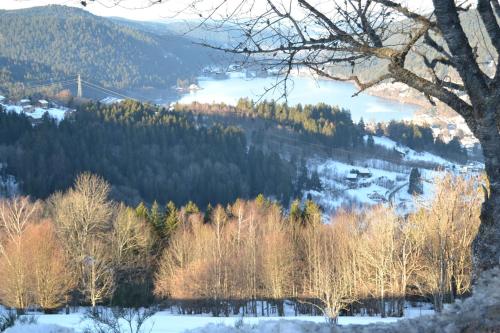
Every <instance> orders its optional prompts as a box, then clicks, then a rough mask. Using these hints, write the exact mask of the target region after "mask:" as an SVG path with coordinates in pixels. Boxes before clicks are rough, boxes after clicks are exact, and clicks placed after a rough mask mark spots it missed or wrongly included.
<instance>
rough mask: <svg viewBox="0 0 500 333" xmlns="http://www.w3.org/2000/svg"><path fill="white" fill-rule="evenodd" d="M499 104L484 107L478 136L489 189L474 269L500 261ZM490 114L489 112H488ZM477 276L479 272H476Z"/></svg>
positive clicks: (478, 238)
mask: <svg viewBox="0 0 500 333" xmlns="http://www.w3.org/2000/svg"><path fill="white" fill-rule="evenodd" d="M498 108H500V106H498V105H491V106H490V107H489V108H488V109H487V110H484V113H483V114H485V115H487V116H486V117H484V119H483V120H482V121H481V123H479V126H478V130H477V133H475V135H476V137H477V138H478V139H479V141H480V142H481V146H482V148H483V154H484V161H485V167H486V174H487V176H488V180H489V183H490V184H489V191H485V192H486V193H485V201H484V203H483V207H482V210H481V225H480V227H479V232H478V234H477V236H476V239H475V240H474V244H473V251H474V266H475V269H474V271H475V273H476V275H479V274H480V273H481V272H483V271H485V270H487V269H490V268H493V267H495V266H498V265H499V264H500V133H499V129H498V124H497V120H496V114H497V112H498V111H499V110H498ZM488 115H489V116H488ZM476 278H477V276H476Z"/></svg>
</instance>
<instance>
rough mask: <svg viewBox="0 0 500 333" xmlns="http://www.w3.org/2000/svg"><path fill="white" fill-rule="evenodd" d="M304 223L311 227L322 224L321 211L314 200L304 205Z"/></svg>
mask: <svg viewBox="0 0 500 333" xmlns="http://www.w3.org/2000/svg"><path fill="white" fill-rule="evenodd" d="M304 221H305V222H306V223H307V224H310V225H317V224H319V223H321V209H320V208H319V206H318V205H317V204H316V203H315V202H314V201H312V200H307V201H306V203H305V205H304Z"/></svg>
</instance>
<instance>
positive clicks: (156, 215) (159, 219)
mask: <svg viewBox="0 0 500 333" xmlns="http://www.w3.org/2000/svg"><path fill="white" fill-rule="evenodd" d="M148 221H149V223H151V225H153V226H154V227H155V229H156V230H157V231H158V233H160V235H161V234H162V232H163V228H164V226H165V224H164V221H163V216H162V213H161V211H160V206H159V205H158V202H156V200H155V201H154V202H153V205H152V206H151V210H150V211H149V216H148Z"/></svg>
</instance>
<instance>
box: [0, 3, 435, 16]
mask: <svg viewBox="0 0 500 333" xmlns="http://www.w3.org/2000/svg"><path fill="white" fill-rule="evenodd" d="M192 1H193V0H167V1H165V0H164V2H165V3H164V4H161V5H155V6H152V7H149V6H146V4H147V3H148V0H122V1H118V0H95V1H89V0H87V3H88V5H87V7H86V9H87V10H88V11H90V12H92V13H93V14H96V15H100V16H120V17H126V18H129V19H135V20H158V19H164V18H191V17H196V15H195V14H194V12H193V10H190V9H189V8H186V6H188V5H189V4H190V3H191V2H192ZM220 1H221V0H204V1H203V3H204V6H205V7H207V6H208V7H209V6H211V5H212V6H213V5H215V4H217V3H219V2H220ZM231 1H233V3H236V2H238V1H236V0H229V1H228V3H231ZM116 2H119V3H120V4H119V5H113V4H114V3H116ZM249 2H250V1H249ZM322 2H324V1H322ZM403 2H405V3H407V4H409V5H410V7H413V9H420V10H424V11H429V9H430V8H432V5H431V3H432V0H405V1H403ZM255 3H256V4H257V10H258V7H259V6H262V7H263V6H265V4H266V0H255ZM48 4H57V5H66V6H77V7H81V8H83V7H82V6H81V5H80V0H0V9H18V8H28V7H34V6H44V5H48ZM144 7H148V8H144ZM262 7H261V8H262ZM138 8H143V9H138ZM179 12H182V13H183V14H180V15H179V14H178V13H179Z"/></svg>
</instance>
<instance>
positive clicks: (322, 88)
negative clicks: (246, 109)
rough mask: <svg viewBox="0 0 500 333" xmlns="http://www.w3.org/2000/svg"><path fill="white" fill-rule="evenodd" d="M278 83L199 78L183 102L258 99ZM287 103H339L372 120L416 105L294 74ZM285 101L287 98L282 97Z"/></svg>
mask: <svg viewBox="0 0 500 333" xmlns="http://www.w3.org/2000/svg"><path fill="white" fill-rule="evenodd" d="M275 83H276V77H266V78H252V79H248V78H246V77H244V76H243V75H238V74H235V73H233V74H232V75H231V76H230V77H229V78H228V79H225V80H216V79H212V78H200V79H199V86H200V87H201V90H197V91H192V92H191V93H189V94H186V95H183V96H182V97H181V98H180V100H179V102H180V103H191V102H195V101H196V102H200V103H213V102H215V103H221V102H223V103H226V104H231V105H235V104H236V103H237V101H238V99H240V98H244V97H247V98H250V99H253V100H255V101H256V100H258V99H259V98H261V97H262V95H263V94H264V93H265V91H266V88H270V87H272V86H273V85H274V84H275ZM288 85H289V93H288V104H290V105H296V104H299V103H301V104H302V105H304V104H317V103H321V102H322V103H326V104H330V105H337V106H339V107H340V108H344V109H348V110H350V111H351V114H352V118H353V120H354V121H358V120H359V118H361V117H363V118H364V119H365V120H368V121H371V120H375V121H388V120H391V119H395V120H402V119H409V118H412V116H413V114H414V112H415V111H416V110H417V108H418V107H417V106H414V105H410V104H402V103H398V102H395V101H391V100H386V99H383V98H379V97H375V96H370V95H368V94H360V95H359V96H357V97H351V96H352V95H353V94H354V93H355V92H356V87H355V86H354V85H353V84H351V83H347V82H337V81H330V80H314V79H313V78H310V77H293V78H291V79H290V82H289V83H288ZM282 94H283V87H279V88H278V89H276V90H274V91H269V92H268V93H267V94H265V95H264V96H263V97H262V98H263V99H267V100H271V99H279V98H280V97H281V96H282ZM280 101H284V100H280Z"/></svg>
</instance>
